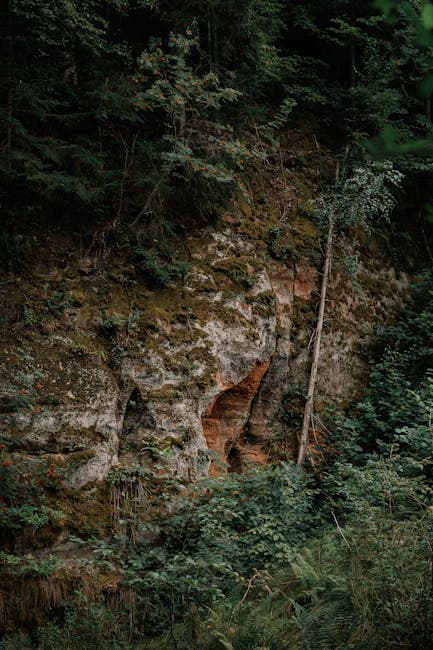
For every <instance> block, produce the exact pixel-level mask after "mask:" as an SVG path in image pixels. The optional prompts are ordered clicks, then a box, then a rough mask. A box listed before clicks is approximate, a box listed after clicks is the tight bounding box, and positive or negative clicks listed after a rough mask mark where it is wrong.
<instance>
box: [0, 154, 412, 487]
mask: <svg viewBox="0 0 433 650" xmlns="http://www.w3.org/2000/svg"><path fill="white" fill-rule="evenodd" d="M317 156H322V157H323V156H325V154H321V153H318V152H317V150H316V148H315V146H313V148H312V149H309V150H308V151H307V150H305V149H304V151H303V152H302V162H303V165H304V166H307V168H314V165H316V162H317V161H316V159H317ZM309 157H310V158H311V160H310V158H309ZM325 157H326V156H325ZM300 159H301V158H299V160H300ZM293 160H295V162H294V163H293V169H292V170H289V169H285V170H283V171H284V174H283V176H281V174H282V172H281V171H280V165H279V163H278V165H277V167H276V168H275V169H270V170H269V171H268V172H267V173H268V176H269V177H268V181H269V182H268V183H267V185H266V191H264V190H263V183H261V189H260V188H258V187H253V188H252V190H251V200H250V202H247V201H245V200H243V199H241V200H238V201H237V202H236V203H235V204H233V206H232V209H231V210H230V211H229V212H227V214H226V215H224V217H223V218H222V219H221V222H220V223H219V225H217V226H214V227H206V228H202V229H198V230H197V231H196V232H195V233H194V234H190V235H185V237H184V238H183V239H182V240H181V241H179V242H178V245H179V250H178V251H177V254H178V256H180V257H181V258H182V260H183V261H184V263H185V264H186V265H187V266H188V271H187V273H186V275H185V277H184V278H183V279H182V280H179V281H177V282H175V283H173V284H172V285H169V286H168V287H166V288H164V289H155V288H153V287H152V286H151V285H150V284H149V282H148V281H147V280H146V275H145V274H144V273H143V272H142V270H141V269H140V265H139V263H137V262H136V261H134V260H133V259H132V258H131V257H130V256H128V254H127V253H124V252H122V250H123V249H122V248H119V249H116V247H114V246H113V247H111V249H110V250H109V252H108V253H107V249H106V248H105V247H104V248H101V249H100V250H99V252H98V253H95V254H94V255H93V257H92V255H91V254H90V253H89V252H87V253H86V254H83V252H82V246H81V240H80V238H79V237H78V236H77V235H76V234H75V233H70V232H69V233H65V232H64V231H63V230H62V229H61V228H58V229H57V230H55V229H53V231H52V232H48V231H46V230H44V229H43V228H41V227H37V226H35V228H34V230H33V231H31V232H29V233H28V248H27V249H26V250H27V254H26V255H27V257H26V258H25V259H24V260H23V267H22V269H21V270H18V271H17V270H16V269H12V270H10V271H9V273H8V275H7V278H6V280H5V282H4V283H3V284H2V286H1V287H0V293H1V296H0V297H1V299H2V301H3V305H4V314H3V317H2V320H1V329H0V336H1V337H2V340H3V345H2V352H1V358H0V435H1V438H2V439H4V440H5V441H6V442H7V443H8V444H9V445H10V446H11V447H12V448H13V449H15V450H16V451H18V452H21V453H24V454H38V455H52V454H56V455H57V456H58V457H60V458H62V459H63V462H64V464H65V466H66V467H67V469H68V479H67V480H68V485H69V486H70V487H71V488H73V489H80V488H82V487H84V486H86V485H92V484H94V483H95V482H97V481H100V480H101V479H104V478H105V477H106V476H107V473H108V472H109V470H110V468H112V467H113V466H117V465H118V464H119V463H120V464H121V465H124V466H128V465H134V464H140V465H142V466H143V467H145V468H149V469H150V470H153V471H155V472H159V471H161V467H165V468H166V469H168V470H169V471H171V472H172V473H173V474H174V475H176V476H178V477H180V478H183V479H186V480H194V479H196V478H199V477H202V476H206V475H208V474H209V472H210V473H212V474H215V473H217V472H222V471H233V472H239V471H243V469H244V468H245V467H247V466H248V465H251V464H254V463H267V462H268V461H269V460H270V459H272V458H275V457H276V456H277V457H278V456H280V457H281V456H282V457H284V456H285V457H287V456H290V455H294V453H295V451H296V438H297V433H298V428H297V427H298V426H299V416H300V414H301V409H302V395H303V394H305V386H306V382H307V379H308V370H309V354H310V349H311V344H312V341H313V336H314V327H315V319H316V313H317V304H318V298H319V282H320V272H321V262H322V259H321V254H320V250H321V248H320V246H321V243H320V234H319V233H318V232H317V229H316V227H315V225H314V223H313V222H312V220H311V218H309V217H308V214H307V212H306V210H305V205H307V204H308V201H309V200H310V199H311V198H314V193H315V177H314V175H313V176H312V177H311V178H309V177H308V176H306V175H305V173H304V172H303V171H299V169H298V167H299V165H298V166H297V163H296V157H294V158H293ZM313 160H314V161H316V162H312V161H313ZM350 246H352V248H353V250H350ZM350 246H349V250H348V251H347V255H349V256H350V255H351V253H353V252H354V250H355V249H356V248H357V247H358V248H359V246H361V247H362V251H361V252H362V255H361V259H362V266H360V273H359V274H358V280H357V284H354V283H352V281H351V280H350V279H349V277H348V276H347V274H346V273H345V272H344V271H343V270H342V265H341V264H339V258H340V262H341V255H339V256H338V255H337V256H336V259H335V260H334V270H333V273H332V278H331V286H330V292H329V300H328V303H327V313H326V322H325V329H324V336H323V350H322V355H321V361H320V367H319V382H318V387H317V396H316V404H315V412H316V415H317V426H318V427H319V428H320V414H321V413H322V412H323V411H324V409H326V407H327V406H328V405H333V406H336V405H339V404H340V405H342V406H345V405H347V404H349V403H350V402H351V401H352V400H353V399H356V398H357V397H359V395H360V394H361V392H362V389H363V386H364V383H365V382H364V379H365V373H366V370H367V364H368V349H369V345H370V340H371V338H370V337H371V330H372V328H373V327H374V326H375V325H380V324H384V323H386V322H389V321H391V320H392V319H393V318H394V317H395V315H396V314H397V313H398V312H399V310H401V309H402V307H403V306H404V302H405V299H406V296H407V288H408V279H407V277H406V276H405V275H404V274H403V273H397V272H396V271H395V270H394V269H393V268H392V267H391V266H390V264H389V262H387V257H386V255H385V254H383V255H382V253H381V252H380V248H379V252H378V249H377V247H376V248H374V249H373V248H372V249H371V250H370V249H369V246H368V243H367V244H366V243H365V242H364V243H363V244H359V243H358V244H357V243H356V242H355V239H354V241H353V242H352V244H351V245H350ZM101 251H102V252H101ZM292 416H293V417H292Z"/></svg>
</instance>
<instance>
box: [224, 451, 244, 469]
mask: <svg viewBox="0 0 433 650" xmlns="http://www.w3.org/2000/svg"><path fill="white" fill-rule="evenodd" d="M227 464H228V468H227V471H228V473H229V474H242V461H241V452H240V451H239V449H237V447H232V448H231V449H230V451H229V453H228V454H227Z"/></svg>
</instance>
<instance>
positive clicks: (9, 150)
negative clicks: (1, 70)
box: [6, 0, 13, 169]
mask: <svg viewBox="0 0 433 650" xmlns="http://www.w3.org/2000/svg"><path fill="white" fill-rule="evenodd" d="M7 38H8V76H9V79H8V123H7V140H6V150H7V155H8V169H11V168H12V117H13V102H12V0H9V3H8V36H7Z"/></svg>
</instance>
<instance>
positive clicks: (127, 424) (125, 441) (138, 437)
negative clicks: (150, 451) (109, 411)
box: [119, 388, 155, 464]
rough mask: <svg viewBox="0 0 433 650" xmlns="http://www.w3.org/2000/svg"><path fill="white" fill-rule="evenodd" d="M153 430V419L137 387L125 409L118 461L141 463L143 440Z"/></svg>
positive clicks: (143, 457) (143, 454) (142, 458)
mask: <svg viewBox="0 0 433 650" xmlns="http://www.w3.org/2000/svg"><path fill="white" fill-rule="evenodd" d="M154 430H155V421H154V419H153V417H152V415H151V414H150V413H149V410H148V407H147V404H146V403H145V401H144V400H143V397H142V395H141V392H140V390H139V388H134V390H133V391H132V393H131V395H130V397H129V399H128V402H127V405H126V409H125V416H124V419H123V427H122V433H121V436H120V444H119V461H121V462H123V463H126V464H137V463H141V462H142V461H143V460H144V459H145V457H146V454H145V453H143V449H142V448H143V441H144V440H146V439H147V438H148V437H149V435H151V434H152V433H153V431H154Z"/></svg>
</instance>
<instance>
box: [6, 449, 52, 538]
mask: <svg viewBox="0 0 433 650" xmlns="http://www.w3.org/2000/svg"><path fill="white" fill-rule="evenodd" d="M62 475H63V471H62V469H61V468H60V469H59V468H58V467H57V465H56V463H53V462H49V461H47V460H44V459H39V458H27V457H25V456H22V455H17V454H14V453H12V452H10V451H9V449H8V447H7V445H6V444H4V443H3V444H1V445H0V526H1V527H2V530H3V535H5V536H6V537H9V536H12V537H13V538H15V537H17V535H18V534H22V533H23V532H32V533H34V532H35V531H36V530H37V529H38V528H41V527H43V526H45V525H47V524H48V523H55V522H56V521H59V520H60V519H62V517H63V514H62V513H61V512H58V511H56V510H53V509H52V508H51V507H50V506H49V504H48V503H47V498H46V496H47V493H49V492H54V491H56V490H57V488H58V485H59V482H60V481H61V479H62Z"/></svg>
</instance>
